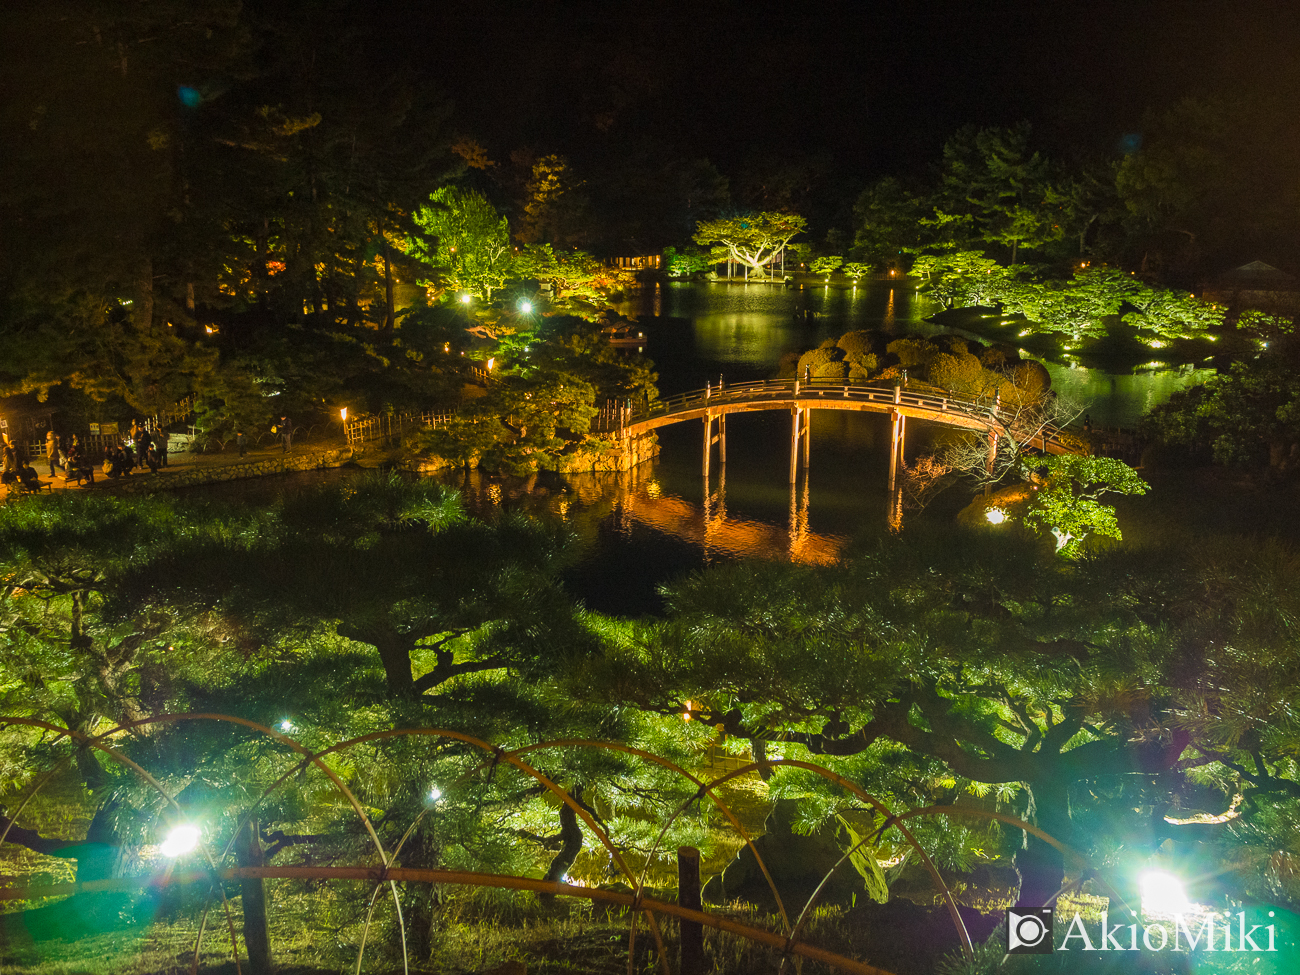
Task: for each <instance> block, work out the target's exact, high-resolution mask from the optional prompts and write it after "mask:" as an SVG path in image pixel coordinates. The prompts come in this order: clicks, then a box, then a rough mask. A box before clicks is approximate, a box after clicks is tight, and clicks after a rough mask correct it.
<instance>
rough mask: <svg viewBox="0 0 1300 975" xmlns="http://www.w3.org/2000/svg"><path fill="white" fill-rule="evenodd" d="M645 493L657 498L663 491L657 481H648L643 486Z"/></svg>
mask: <svg viewBox="0 0 1300 975" xmlns="http://www.w3.org/2000/svg"><path fill="white" fill-rule="evenodd" d="M645 493H646V496H647V497H649V498H657V497H659V495H661V494H662V493H663V488H662V487H661V486H660V484H659V482H658V481H650V482H648V483H647V484H646V486H645Z"/></svg>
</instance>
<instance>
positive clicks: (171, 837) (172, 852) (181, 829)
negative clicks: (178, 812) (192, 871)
mask: <svg viewBox="0 0 1300 975" xmlns="http://www.w3.org/2000/svg"><path fill="white" fill-rule="evenodd" d="M198 845H199V828H198V827H197V826H177V827H176V828H175V829H173V830H172V831H171V832H170V833H168V834H167V839H165V840H163V841H162V846H160V847H159V848H158V852H160V853H161V854H162V855H163V856H165V857H183V856H184V855H185V854H187V853H191V852H193V850H194V848H195V847H197V846H198Z"/></svg>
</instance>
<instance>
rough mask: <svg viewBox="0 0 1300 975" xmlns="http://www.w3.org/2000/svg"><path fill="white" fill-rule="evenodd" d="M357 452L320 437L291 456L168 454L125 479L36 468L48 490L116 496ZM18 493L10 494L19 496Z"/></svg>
mask: <svg viewBox="0 0 1300 975" xmlns="http://www.w3.org/2000/svg"><path fill="white" fill-rule="evenodd" d="M352 456H353V452H352V450H351V448H349V447H348V446H347V445H346V444H345V443H344V442H343V438H342V437H341V436H337V435H336V436H332V437H317V438H314V439H312V440H311V441H308V442H306V443H299V444H295V445H294V446H293V448H292V449H291V450H290V451H288V452H287V453H286V452H284V450H283V449H282V448H281V447H280V445H279V444H274V445H267V446H263V447H254V448H250V449H249V450H248V453H247V456H245V457H240V456H239V452H238V451H237V450H235V448H234V446H233V445H229V446H227V448H226V449H225V450H223V451H221V452H219V453H212V454H195V453H191V452H189V451H182V452H180V453H174V454H170V455H168V458H167V461H168V463H167V466H166V467H163V468H159V470H158V473H156V474H155V473H153V472H152V471H150V470H149V468H147V467H137V468H135V470H134V471H132V473H130V474H128V475H125V476H123V477H115V478H110V477H109V476H108V475H107V474H104V473H103V472H102V469H101V468H99V467H98V466H97V467H96V470H95V483H94V484H93V485H91V484H87V483H85V482H83V483H81V484H78V483H77V482H76V481H69V480H66V479H65V478H64V477H63V475H62V473H60V474H58V475H57V476H55V477H54V478H53V479H51V478H50V477H49V466H48V464H47V463H46V461H45V460H44V458H41V460H40V463H39V464H33V465H32V466H33V467H35V468H36V470H37V472H38V473H39V474H40V476H41V481H42V482H43V483H45V484H48V485H50V490H52V491H56V492H60V493H61V492H65V491H111V492H115V493H130V494H135V493H145V492H151V491H166V490H170V489H172V488H179V487H189V486H191V485H194V484H211V483H215V482H217V481H233V480H239V479H241V478H245V477H263V476H265V475H268V474H282V473H287V472H289V471H303V470H314V469H318V468H325V467H338V466H340V465H342V464H345V463H347V461H349V460H350V459H352ZM16 493H17V492H16V489H15V490H12V491H10V496H11V497H12V496H15V495H16Z"/></svg>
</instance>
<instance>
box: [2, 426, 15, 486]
mask: <svg viewBox="0 0 1300 975" xmlns="http://www.w3.org/2000/svg"><path fill="white" fill-rule="evenodd" d="M0 436H3V438H4V439H3V441H0V445H2V446H0V449H3V451H4V458H3V461H0V479H3V480H4V483H5V484H12V483H13V482H14V481H15V480H16V479H17V478H18V467H19V464H18V451H16V450H14V442H13V441H12V440H10V439H9V434H7V433H6V434H0Z"/></svg>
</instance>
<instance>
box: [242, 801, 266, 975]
mask: <svg viewBox="0 0 1300 975" xmlns="http://www.w3.org/2000/svg"><path fill="white" fill-rule="evenodd" d="M236 857H237V858H238V861H239V865H240V866H241V867H264V866H266V863H265V862H264V861H265V858H264V857H263V856H262V843H261V841H260V840H259V839H258V836H257V821H256V820H253V821H252V822H250V823H249V824H248V825H247V826H246V827H245V828H244V830H243V831H242V832H241V833H240V834H239V842H238V846H237V849H236ZM239 891H240V898H239V899H240V901H241V902H242V906H243V909H244V946H245V947H246V948H247V949H248V971H249V973H250V975H271V936H270V934H269V932H268V928H267V923H266V887H265V881H264V880H263V879H262V878H261V877H245V878H244V879H242V880H240V882H239Z"/></svg>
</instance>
